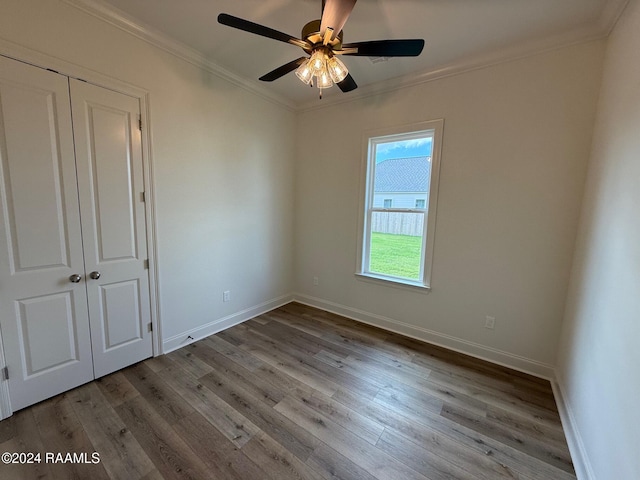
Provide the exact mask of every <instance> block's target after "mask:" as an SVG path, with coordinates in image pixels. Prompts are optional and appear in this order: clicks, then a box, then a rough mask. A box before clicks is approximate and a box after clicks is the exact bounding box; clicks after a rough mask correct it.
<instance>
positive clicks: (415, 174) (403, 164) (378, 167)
mask: <svg viewBox="0 0 640 480" xmlns="http://www.w3.org/2000/svg"><path fill="white" fill-rule="evenodd" d="M432 140H433V139H432V137H431V136H426V137H423V138H416V139H413V140H403V141H393V142H381V143H376V147H375V168H374V182H373V183H374V184H373V207H374V208H391V206H393V208H416V206H417V201H418V200H422V201H423V202H425V200H426V198H427V196H428V195H429V178H430V175H431V150H432V146H433V141H432ZM422 208H424V207H422Z"/></svg>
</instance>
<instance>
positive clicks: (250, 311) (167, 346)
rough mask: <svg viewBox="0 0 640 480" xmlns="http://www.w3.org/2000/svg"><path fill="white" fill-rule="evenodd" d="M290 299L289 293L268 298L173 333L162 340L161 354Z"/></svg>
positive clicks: (264, 311) (236, 323) (284, 303)
mask: <svg viewBox="0 0 640 480" xmlns="http://www.w3.org/2000/svg"><path fill="white" fill-rule="evenodd" d="M291 301H293V294H291V293H289V294H287V295H282V296H281V297H277V298H274V299H272V300H268V301H266V302H263V303H260V304H258V305H254V306H253V307H249V308H245V309H244V310H240V311H239V312H236V313H232V314H231V315H227V316H226V317H223V318H219V319H217V320H214V321H212V322H209V323H207V324H205V325H201V326H199V327H196V328H192V329H191V330H187V331H185V332H182V333H179V334H178V335H173V336H172V337H169V338H167V339H164V340H163V342H162V354H166V353H169V352H172V351H174V350H177V349H178V348H182V347H185V346H187V345H189V344H190V343H193V342H196V341H198V340H202V339H203V338H205V337H208V336H209V335H214V334H216V333H218V332H221V331H222V330H226V329H227V328H230V327H233V326H234V325H238V324H240V323H242V322H246V321H247V320H250V319H252V318H254V317H257V316H258V315H262V314H263V313H267V312H270V311H271V310H274V309H276V308H278V307H281V306H282V305H286V304H287V303H290V302H291ZM189 337H191V338H189Z"/></svg>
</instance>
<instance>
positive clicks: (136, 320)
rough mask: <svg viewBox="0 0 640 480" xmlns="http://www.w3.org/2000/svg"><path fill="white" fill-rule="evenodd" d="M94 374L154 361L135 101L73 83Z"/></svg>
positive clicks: (140, 160) (97, 374)
mask: <svg viewBox="0 0 640 480" xmlns="http://www.w3.org/2000/svg"><path fill="white" fill-rule="evenodd" d="M70 82H71V106H72V111H73V123H74V133H75V139H76V161H77V169H78V184H79V194H80V205H81V215H82V235H83V239H84V247H85V249H84V252H85V267H86V271H87V275H89V274H90V272H99V273H100V278H98V279H91V278H89V277H88V278H87V295H88V299H89V318H90V322H91V333H92V345H93V359H94V372H95V376H96V378H97V377H101V376H103V375H106V374H108V373H111V372H113V371H115V370H119V369H121V368H123V367H124V366H126V365H130V364H131V363H134V362H137V361H140V360H143V359H145V358H148V357H150V356H151V355H152V340H151V332H150V331H149V328H148V325H149V324H150V322H151V315H150V305H149V277H148V270H146V269H145V260H146V258H147V255H146V254H147V249H146V229H145V212H144V203H143V201H142V193H143V191H144V182H143V171H142V148H141V138H140V131H139V129H138V116H139V112H140V106H139V102H138V100H137V99H135V98H132V97H128V96H126V95H122V94H119V93H116V92H112V91H110V90H105V89H102V88H100V87H96V86H94V85H91V84H88V83H84V82H80V81H76V80H73V79H71V81H70Z"/></svg>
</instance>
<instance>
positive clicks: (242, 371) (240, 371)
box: [194, 344, 284, 406]
mask: <svg viewBox="0 0 640 480" xmlns="http://www.w3.org/2000/svg"><path fill="white" fill-rule="evenodd" d="M194 352H196V355H197V356H198V357H199V358H200V359H201V360H203V361H205V362H206V363H208V364H209V365H211V366H213V367H214V369H213V370H212V371H211V372H209V373H208V374H207V377H210V378H212V379H213V378H215V379H218V380H220V381H222V379H226V381H227V382H231V383H234V384H236V385H238V386H240V387H242V388H243V389H245V390H247V391H248V392H249V393H251V395H253V396H255V397H256V398H259V399H261V400H262V401H263V402H265V403H267V404H269V405H271V406H273V405H275V404H276V403H278V402H279V401H280V400H281V399H282V397H283V396H284V394H283V393H282V392H281V391H280V390H278V389H277V388H274V386H273V385H271V384H270V383H269V382H266V381H264V380H263V379H262V378H261V377H260V376H259V375H256V374H255V373H253V372H251V371H249V370H247V369H246V368H244V367H243V366H242V365H239V364H237V363H235V362H234V361H232V360H230V359H229V358H227V357H225V356H224V355H222V354H220V353H218V352H216V351H215V350H214V349H213V348H211V347H209V346H208V345H206V344H202V345H200V346H199V347H198V349H195V350H194Z"/></svg>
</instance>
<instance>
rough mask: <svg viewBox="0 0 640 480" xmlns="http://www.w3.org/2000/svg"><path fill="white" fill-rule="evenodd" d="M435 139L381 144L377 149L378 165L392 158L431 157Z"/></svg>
mask: <svg viewBox="0 0 640 480" xmlns="http://www.w3.org/2000/svg"><path fill="white" fill-rule="evenodd" d="M432 141H433V139H432V138H431V137H428V138H418V139H415V140H404V141H400V142H389V143H379V144H378V145H377V147H376V163H380V162H382V161H384V160H388V159H390V158H407V157H430V156H431V148H432V146H433V142H432Z"/></svg>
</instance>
